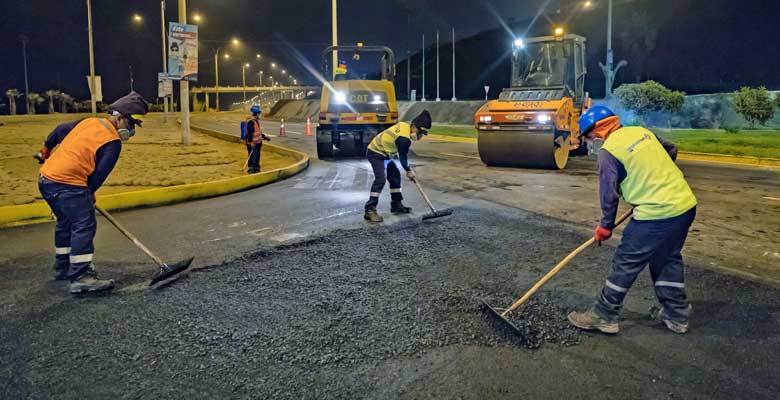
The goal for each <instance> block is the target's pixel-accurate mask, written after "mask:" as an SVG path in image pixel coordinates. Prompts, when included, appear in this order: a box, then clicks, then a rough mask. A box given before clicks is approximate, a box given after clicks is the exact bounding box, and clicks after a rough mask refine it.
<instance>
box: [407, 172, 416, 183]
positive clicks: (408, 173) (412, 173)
mask: <svg viewBox="0 0 780 400" xmlns="http://www.w3.org/2000/svg"><path fill="white" fill-rule="evenodd" d="M406 177H407V178H409V180H410V181H412V182H414V179H415V178H417V175H415V174H414V171H413V170H411V169H410V170H408V171H406Z"/></svg>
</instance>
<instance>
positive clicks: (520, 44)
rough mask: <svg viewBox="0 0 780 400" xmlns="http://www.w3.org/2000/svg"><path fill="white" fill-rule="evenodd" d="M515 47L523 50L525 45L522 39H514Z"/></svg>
mask: <svg viewBox="0 0 780 400" xmlns="http://www.w3.org/2000/svg"><path fill="white" fill-rule="evenodd" d="M515 47H516V48H518V49H522V48H524V47H525V43H524V42H523V39H515Z"/></svg>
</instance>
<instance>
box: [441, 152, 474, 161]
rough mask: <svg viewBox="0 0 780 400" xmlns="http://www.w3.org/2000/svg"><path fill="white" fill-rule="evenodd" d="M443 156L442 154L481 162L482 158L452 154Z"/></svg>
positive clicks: (447, 154)
mask: <svg viewBox="0 0 780 400" xmlns="http://www.w3.org/2000/svg"><path fill="white" fill-rule="evenodd" d="M441 154H442V155H444V156H452V157H463V158H473V159H475V160H481V158H479V157H475V156H464V155H462V154H452V153H441Z"/></svg>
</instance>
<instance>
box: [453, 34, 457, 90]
mask: <svg viewBox="0 0 780 400" xmlns="http://www.w3.org/2000/svg"><path fill="white" fill-rule="evenodd" d="M452 101H458V98H457V97H455V28H454V27H453V28H452Z"/></svg>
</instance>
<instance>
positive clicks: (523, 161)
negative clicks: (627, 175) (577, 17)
mask: <svg viewBox="0 0 780 400" xmlns="http://www.w3.org/2000/svg"><path fill="white" fill-rule="evenodd" d="M559 33H560V34H559ZM585 72H586V71H585V38H583V37H581V36H577V35H563V34H562V31H560V30H558V31H556V35H555V36H545V37H538V38H532V39H528V40H522V39H518V40H516V41H515V42H514V44H513V49H512V86H511V87H509V88H506V89H504V90H503V91H502V92H501V94H500V96H499V98H498V100H493V101H489V102H487V103H485V104H484V105H483V106H482V107H481V108H480V109H479V110H477V112H476V114H475V115H474V124H475V126H476V128H477V132H478V137H477V144H478V148H479V156H480V158H481V159H482V162H484V163H485V164H487V165H489V166H500V167H522V168H545V169H563V168H565V167H566V163H567V161H568V159H569V155H570V154H574V155H576V154H583V153H584V154H587V146H586V145H585V143H584V141H582V139H580V138H579V136H580V135H579V133H580V129H579V125H578V123H577V121H578V119H579V116H580V115H581V114H582V112H584V111H585V110H586V109H587V108H588V107H590V99H588V98H587V95H586V94H585V91H584V86H585Z"/></svg>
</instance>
